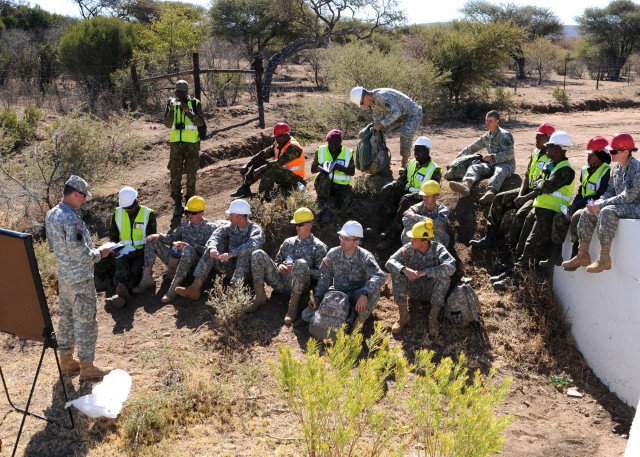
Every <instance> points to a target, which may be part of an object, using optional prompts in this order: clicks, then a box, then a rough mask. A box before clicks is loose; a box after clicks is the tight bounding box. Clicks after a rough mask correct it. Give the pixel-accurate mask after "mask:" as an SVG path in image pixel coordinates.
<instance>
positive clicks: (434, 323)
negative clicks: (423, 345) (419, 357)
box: [429, 304, 440, 338]
mask: <svg viewBox="0 0 640 457" xmlns="http://www.w3.org/2000/svg"><path fill="white" fill-rule="evenodd" d="M438 314H440V307H439V306H436V305H434V304H431V311H430V312H429V336H430V337H431V338H435V337H436V336H438V331H439V330H440V328H439V326H438Z"/></svg>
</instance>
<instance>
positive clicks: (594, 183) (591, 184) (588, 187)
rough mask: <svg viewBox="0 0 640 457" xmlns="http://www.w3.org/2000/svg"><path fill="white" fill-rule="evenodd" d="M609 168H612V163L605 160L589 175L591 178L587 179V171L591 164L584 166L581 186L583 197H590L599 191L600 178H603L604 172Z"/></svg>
mask: <svg viewBox="0 0 640 457" xmlns="http://www.w3.org/2000/svg"><path fill="white" fill-rule="evenodd" d="M609 169H611V165H609V164H608V163H606V162H604V163H602V164H601V165H600V166H599V167H598V169H597V170H596V171H594V172H593V173H591V176H589V179H587V171H588V170H589V165H585V166H584V167H582V175H581V179H580V180H581V181H582V186H581V188H582V196H583V197H590V196H592V195H595V194H596V192H598V189H600V180H602V176H604V174H605V173H606V172H607V170H609Z"/></svg>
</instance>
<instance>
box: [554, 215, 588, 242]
mask: <svg viewBox="0 0 640 457" xmlns="http://www.w3.org/2000/svg"><path fill="white" fill-rule="evenodd" d="M583 211H586V209H585V208H582V209H579V210H577V211H576V212H575V213H573V215H572V216H571V221H568V220H567V216H565V215H564V214H562V212H559V213H556V215H555V216H554V218H553V226H552V227H551V242H552V243H553V244H562V243H564V240H565V239H566V238H567V231H569V228H571V231H570V233H571V242H572V243H577V242H578V222H579V221H580V215H581V214H582V212H583Z"/></svg>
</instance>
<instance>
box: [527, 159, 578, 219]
mask: <svg viewBox="0 0 640 457" xmlns="http://www.w3.org/2000/svg"><path fill="white" fill-rule="evenodd" d="M570 166H571V164H570V163H569V161H568V160H566V159H565V160H563V161H562V162H560V163H559V164H558V165H556V166H555V167H554V168H553V170H551V173H550V174H549V177H551V176H552V175H553V174H554V173H555V172H556V171H558V170H559V169H561V168H564V167H570ZM547 179H548V178H547ZM575 181H576V180H575V176H574V178H573V179H572V180H571V184H567V185H566V186H562V187H561V188H560V189H558V190H556V191H555V192H553V193H551V194H541V195H538V196H537V197H536V199H535V200H534V201H533V206H534V207H536V208H546V209H550V210H553V211H555V212H556V213H557V212H560V205H567V206H568V205H569V203H570V202H571V199H572V197H573V184H574V183H575Z"/></svg>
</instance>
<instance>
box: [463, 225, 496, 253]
mask: <svg viewBox="0 0 640 457" xmlns="http://www.w3.org/2000/svg"><path fill="white" fill-rule="evenodd" d="M495 245H496V231H495V229H494V228H493V227H492V226H488V227H487V233H486V234H485V235H484V238H480V239H479V240H471V241H469V246H472V247H476V248H479V249H491V248H493V247H495Z"/></svg>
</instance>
